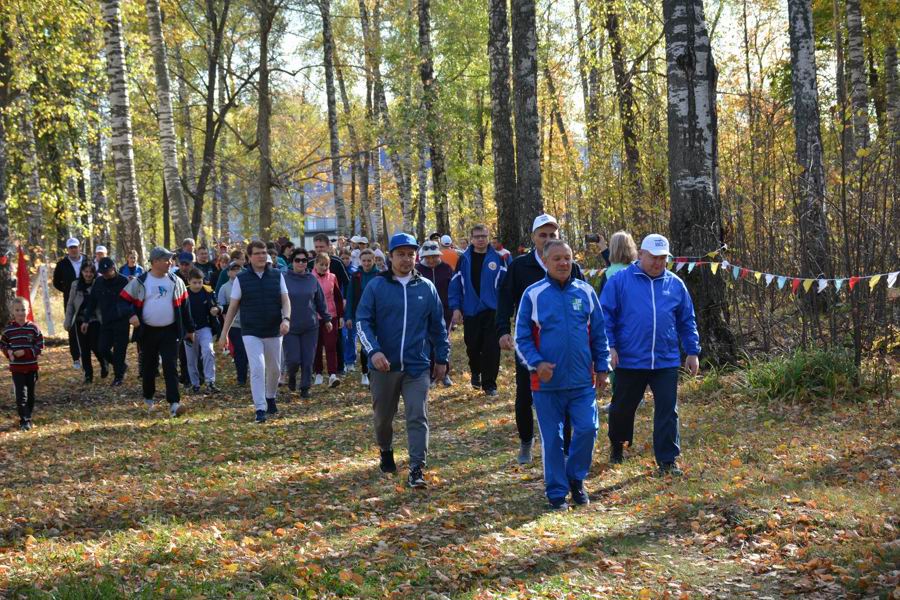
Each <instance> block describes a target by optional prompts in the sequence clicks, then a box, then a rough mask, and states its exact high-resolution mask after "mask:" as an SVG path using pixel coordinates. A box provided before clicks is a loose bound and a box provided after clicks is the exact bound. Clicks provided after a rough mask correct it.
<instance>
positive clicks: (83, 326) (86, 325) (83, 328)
mask: <svg viewBox="0 0 900 600" xmlns="http://www.w3.org/2000/svg"><path fill="white" fill-rule="evenodd" d="M132 318H134V317H132ZM87 332H88V324H87V323H82V324H81V333H87Z"/></svg>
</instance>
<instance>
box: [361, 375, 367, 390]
mask: <svg viewBox="0 0 900 600" xmlns="http://www.w3.org/2000/svg"><path fill="white" fill-rule="evenodd" d="M360 383H361V384H363V385H364V386H366V387H369V375H368V374H366V373H363V374H362V379H361V380H360Z"/></svg>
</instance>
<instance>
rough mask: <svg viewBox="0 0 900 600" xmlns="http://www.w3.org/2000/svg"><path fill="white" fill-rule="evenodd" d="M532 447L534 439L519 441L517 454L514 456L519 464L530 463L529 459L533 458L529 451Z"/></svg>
mask: <svg viewBox="0 0 900 600" xmlns="http://www.w3.org/2000/svg"><path fill="white" fill-rule="evenodd" d="M533 448H534V440H531V441H530V442H520V443H519V456H518V457H517V458H516V460H517V461H518V463H519V464H520V465H527V464H531V461H532V460H534V459H533V457H532V456H531V451H532V449H533Z"/></svg>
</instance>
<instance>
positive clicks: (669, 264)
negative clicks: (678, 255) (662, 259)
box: [666, 260, 675, 271]
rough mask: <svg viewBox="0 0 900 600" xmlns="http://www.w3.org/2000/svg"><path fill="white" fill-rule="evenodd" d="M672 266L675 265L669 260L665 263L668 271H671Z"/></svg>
mask: <svg viewBox="0 0 900 600" xmlns="http://www.w3.org/2000/svg"><path fill="white" fill-rule="evenodd" d="M674 264H675V263H674V262H672V261H671V260H670V261H666V268H667V269H668V270H670V271H671V270H672V265H674Z"/></svg>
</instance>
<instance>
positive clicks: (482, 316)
mask: <svg viewBox="0 0 900 600" xmlns="http://www.w3.org/2000/svg"><path fill="white" fill-rule="evenodd" d="M494 312H495V311H493V310H483V311H481V312H480V313H478V314H477V315H474V316H471V317H465V318H464V319H463V341H465V343H466V354H467V355H468V357H469V370H470V371H471V372H472V375H473V376H474V375H480V376H481V388H482V389H484V390H495V389H497V373H498V372H499V371H500V346H499V344H498V341H497V329H496V324H495V319H494Z"/></svg>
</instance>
